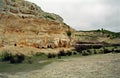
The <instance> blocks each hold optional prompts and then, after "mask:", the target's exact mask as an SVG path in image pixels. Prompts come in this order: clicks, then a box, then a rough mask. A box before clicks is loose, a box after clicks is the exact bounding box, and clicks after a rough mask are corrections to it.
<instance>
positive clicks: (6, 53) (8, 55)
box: [2, 50, 13, 61]
mask: <svg viewBox="0 0 120 78" xmlns="http://www.w3.org/2000/svg"><path fill="white" fill-rule="evenodd" d="M12 57H13V55H12V54H11V53H10V52H9V51H8V50H5V51H4V52H2V61H9V60H10V59H11V58H12Z"/></svg>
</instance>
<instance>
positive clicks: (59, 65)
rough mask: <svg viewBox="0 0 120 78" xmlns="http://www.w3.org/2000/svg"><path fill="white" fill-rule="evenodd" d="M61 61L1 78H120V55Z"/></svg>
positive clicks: (1, 76) (3, 74) (4, 75)
mask: <svg viewBox="0 0 120 78" xmlns="http://www.w3.org/2000/svg"><path fill="white" fill-rule="evenodd" d="M60 60H61V61H56V62H53V63H51V64H49V65H47V66H45V67H43V68H42V69H38V70H34V71H31V72H19V73H15V74H8V73H2V74H0V78H120V54H112V53H110V54H100V55H91V56H83V57H74V58H73V57H71V58H62V59H60Z"/></svg>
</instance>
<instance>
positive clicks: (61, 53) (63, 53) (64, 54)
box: [58, 50, 66, 56]
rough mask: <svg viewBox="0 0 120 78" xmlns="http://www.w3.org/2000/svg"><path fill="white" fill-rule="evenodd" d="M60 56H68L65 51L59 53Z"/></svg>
mask: <svg viewBox="0 0 120 78" xmlns="http://www.w3.org/2000/svg"><path fill="white" fill-rule="evenodd" d="M58 54H59V55H60V56H66V53H65V51H64V50H60V51H59V53H58Z"/></svg>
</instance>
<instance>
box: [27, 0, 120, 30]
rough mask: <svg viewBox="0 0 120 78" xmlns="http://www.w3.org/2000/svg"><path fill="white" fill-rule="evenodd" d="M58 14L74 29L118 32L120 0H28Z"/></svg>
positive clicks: (119, 26)
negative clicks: (102, 29)
mask: <svg viewBox="0 0 120 78" xmlns="http://www.w3.org/2000/svg"><path fill="white" fill-rule="evenodd" d="M28 1H31V2H34V3H36V4H37V5H38V6H40V7H41V8H42V9H43V10H44V11H46V12H50V13H55V14H58V15H60V16H61V17H62V18H63V19H64V22H65V23H67V24H68V25H70V26H71V27H72V28H75V29H76V30H93V29H100V28H105V29H108V30H112V31H118V32H120V0H28Z"/></svg>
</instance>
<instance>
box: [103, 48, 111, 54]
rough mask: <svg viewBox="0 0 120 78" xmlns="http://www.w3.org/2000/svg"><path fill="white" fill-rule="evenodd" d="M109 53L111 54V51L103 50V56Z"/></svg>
mask: <svg viewBox="0 0 120 78" xmlns="http://www.w3.org/2000/svg"><path fill="white" fill-rule="evenodd" d="M111 52H112V51H111V50H108V49H104V50H103V53H104V54H107V53H111Z"/></svg>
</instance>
